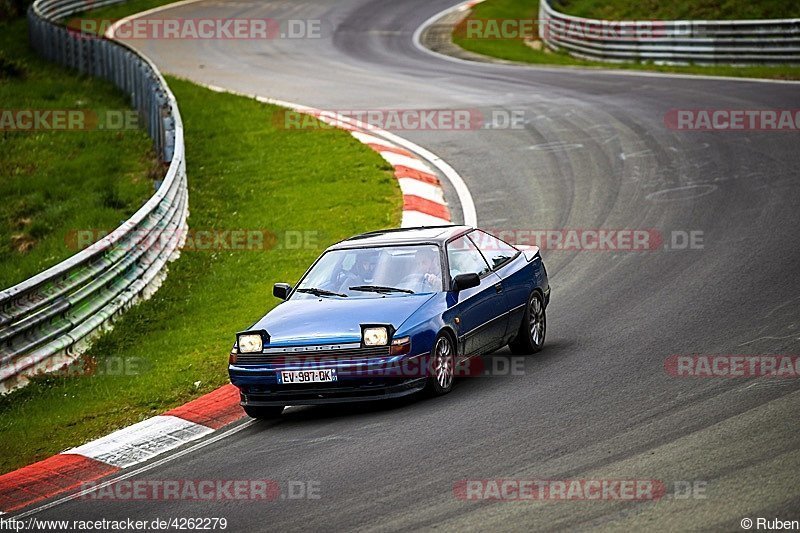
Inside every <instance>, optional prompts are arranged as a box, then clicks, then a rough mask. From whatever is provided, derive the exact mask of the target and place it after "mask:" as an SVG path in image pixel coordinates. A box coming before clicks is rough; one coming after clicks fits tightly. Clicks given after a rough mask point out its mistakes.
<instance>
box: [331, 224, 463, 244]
mask: <svg viewBox="0 0 800 533" xmlns="http://www.w3.org/2000/svg"><path fill="white" fill-rule="evenodd" d="M472 229H473V228H472V227H471V226H457V225H448V226H421V227H416V228H392V229H382V230H377V231H370V232H368V233H361V234H360V235H354V236H353V237H350V238H349V239H345V240H343V241H341V242H337V243H336V244H334V245H333V246H331V247H330V248H328V249H329V250H337V249H343V248H368V247H373V246H386V245H396V244H422V243H435V244H444V243H445V242H447V241H448V240H449V239H450V238H451V237H455V236H456V235H460V234H462V233H466V232H467V231H470V230H472Z"/></svg>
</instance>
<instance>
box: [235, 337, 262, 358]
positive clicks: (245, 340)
mask: <svg viewBox="0 0 800 533" xmlns="http://www.w3.org/2000/svg"><path fill="white" fill-rule="evenodd" d="M263 348H264V341H263V339H262V338H261V335H260V334H258V333H249V334H246V335H239V353H257V352H260V351H261V350H262V349H263Z"/></svg>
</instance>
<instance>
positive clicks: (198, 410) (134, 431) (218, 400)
mask: <svg viewBox="0 0 800 533" xmlns="http://www.w3.org/2000/svg"><path fill="white" fill-rule="evenodd" d="M244 416H245V415H244V411H242V408H241V407H240V406H239V390H238V389H237V388H236V387H234V386H233V385H225V386H223V387H220V388H219V389H217V390H215V391H213V392H211V393H209V394H206V395H204V396H201V397H200V398H198V399H196V400H193V401H191V402H189V403H187V404H184V405H182V406H180V407H177V408H175V409H172V410H170V411H167V412H166V413H164V414H163V415H159V416H154V417H152V418H148V419H147V420H143V421H142V422H139V423H137V424H134V425H132V426H128V427H126V428H123V429H120V430H118V431H115V432H113V433H111V434H110V435H106V436H105V437H102V438H99V439H97V440H94V441H92V442H89V443H87V444H84V445H82V446H78V447H77V448H72V449H70V450H67V451H64V452H61V453H60V454H58V455H54V456H53V457H50V458H48V459H45V460H44V461H39V462H38V463H34V464H32V465H29V466H26V467H23V468H20V469H19V470H15V471H13V472H9V473H8V474H4V475H2V476H0V513H9V512H13V511H17V510H19V509H23V508H25V507H28V506H30V505H33V504H35V503H37V502H40V501H43V500H46V499H49V498H52V497H54V496H57V495H59V494H62V493H65V492H69V491H73V490H77V489H80V488H81V486H82V485H83V484H85V483H89V482H92V481H97V480H98V479H101V478H104V477H106V476H109V475H112V474H115V473H117V472H119V471H120V470H122V469H123V468H128V467H130V466H133V465H136V464H139V463H142V462H144V461H147V460H149V459H152V458H154V457H156V456H158V455H161V454H162V453H165V452H168V451H170V450H174V449H175V448H178V447H179V446H182V445H184V444H186V443H188V442H192V441H195V440H197V439H200V438H202V437H205V436H206V435H208V434H209V433H212V432H214V431H215V430H217V429H220V428H223V427H225V426H227V425H228V424H231V423H233V422H236V421H237V420H239V419H241V418H244Z"/></svg>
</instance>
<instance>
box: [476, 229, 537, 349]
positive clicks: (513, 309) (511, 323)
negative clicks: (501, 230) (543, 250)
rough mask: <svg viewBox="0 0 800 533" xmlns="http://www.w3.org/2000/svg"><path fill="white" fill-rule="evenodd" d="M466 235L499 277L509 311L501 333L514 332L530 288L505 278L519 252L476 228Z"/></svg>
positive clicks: (510, 271) (511, 270)
mask: <svg viewBox="0 0 800 533" xmlns="http://www.w3.org/2000/svg"><path fill="white" fill-rule="evenodd" d="M468 237H469V239H470V240H471V241H472V242H473V244H475V246H476V247H477V248H478V250H479V251H480V252H481V255H483V258H484V259H485V260H486V262H487V263H488V264H489V267H490V268H491V270H492V272H494V273H495V274H497V275H498V276H499V277H500V288H501V290H502V293H503V295H504V296H505V303H506V306H507V307H506V310H507V311H509V315H508V317H509V320H508V321H507V324H508V330H507V331H505V332H504V333H503V334H502V335H503V336H505V335H510V334H511V333H516V330H517V328H518V327H519V323H520V320H522V313H524V312H525V305H526V304H527V302H528V296H529V295H530V288H529V286H528V284H524V283H520V282H519V280H517V281H516V282H515V281H514V280H509V279H507V278H508V275H509V274H510V273H513V272H514V270H513V269H512V268H513V263H514V260H515V259H517V258H518V257H519V256H520V255H521V252H520V250H519V249H517V248H515V247H514V246H511V245H510V244H508V243H507V242H505V241H502V240H500V239H498V238H497V237H495V236H494V235H490V234H488V233H486V232H485V231H481V230H478V229H476V230H473V231H471V232H470V233H469V234H468Z"/></svg>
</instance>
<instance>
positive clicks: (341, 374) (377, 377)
mask: <svg viewBox="0 0 800 533" xmlns="http://www.w3.org/2000/svg"><path fill="white" fill-rule="evenodd" d="M427 356H428V353H424V354H418V355H413V356H394V357H380V358H374V359H372V358H371V359H362V360H357V361H356V360H352V359H346V360H334V361H331V360H328V361H325V362H318V361H313V360H309V361H306V360H301V361H298V359H293V360H292V361H290V362H287V361H278V362H271V363H262V364H257V365H237V364H235V363H232V364H231V365H229V367H228V373H229V375H230V379H231V383H233V384H234V385H235V386H236V387H238V388H239V392H240V395H241V404H242V405H246V406H254V407H256V406H271V405H315V404H328V403H344V402H363V401H371V400H382V399H390V398H398V397H401V396H406V395H409V394H413V393H415V392H418V391H420V390H422V389H423V388H424V387H425V384H426V382H427V375H428V357H427ZM329 368H334V369H336V374H337V380H336V381H334V382H327V383H294V384H288V383H279V382H278V379H277V374H278V372H280V371H281V370H310V369H329Z"/></svg>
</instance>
